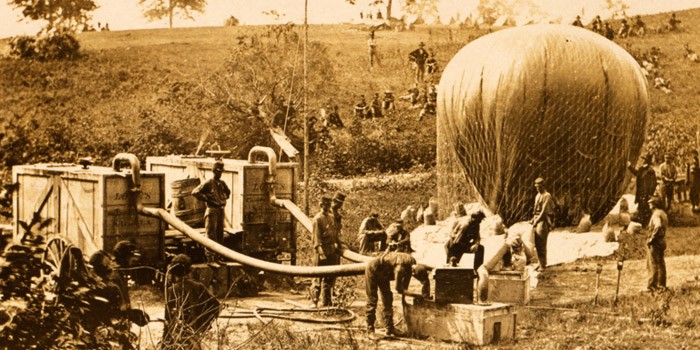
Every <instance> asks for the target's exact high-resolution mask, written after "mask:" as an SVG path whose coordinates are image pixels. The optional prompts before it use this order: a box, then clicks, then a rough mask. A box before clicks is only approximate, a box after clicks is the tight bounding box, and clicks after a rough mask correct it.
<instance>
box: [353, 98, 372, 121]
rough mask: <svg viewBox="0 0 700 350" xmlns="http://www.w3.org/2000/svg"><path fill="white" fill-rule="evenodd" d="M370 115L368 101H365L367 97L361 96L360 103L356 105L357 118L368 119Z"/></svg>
mask: <svg viewBox="0 0 700 350" xmlns="http://www.w3.org/2000/svg"><path fill="white" fill-rule="evenodd" d="M368 114H369V107H368V106H367V101H365V95H360V102H358V103H356V104H355V117H358V118H367V116H368Z"/></svg>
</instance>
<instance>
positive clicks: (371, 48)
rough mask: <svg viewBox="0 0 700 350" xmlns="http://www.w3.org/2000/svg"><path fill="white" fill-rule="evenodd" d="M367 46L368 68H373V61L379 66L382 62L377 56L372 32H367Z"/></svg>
mask: <svg viewBox="0 0 700 350" xmlns="http://www.w3.org/2000/svg"><path fill="white" fill-rule="evenodd" d="M367 46H368V47H369V66H370V68H371V67H373V66H374V61H375V60H376V61H377V65H378V66H380V65H381V64H382V62H381V61H380V60H379V56H378V55H377V42H376V41H375V40H374V31H371V32H369V39H367Z"/></svg>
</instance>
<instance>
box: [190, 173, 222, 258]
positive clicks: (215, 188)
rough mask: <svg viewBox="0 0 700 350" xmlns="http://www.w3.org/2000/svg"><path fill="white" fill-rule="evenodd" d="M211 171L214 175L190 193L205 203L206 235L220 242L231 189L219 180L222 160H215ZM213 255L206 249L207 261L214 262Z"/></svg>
mask: <svg viewBox="0 0 700 350" xmlns="http://www.w3.org/2000/svg"><path fill="white" fill-rule="evenodd" d="M212 172H213V173H214V177H213V178H211V179H209V180H207V181H204V182H203V183H201V184H200V185H199V186H197V187H196V188H195V189H194V190H192V195H193V196H194V197H195V198H197V199H199V200H200V201H203V202H205V203H206V204H207V210H206V212H205V213H204V227H205V230H206V231H207V237H209V239H211V240H213V241H215V242H217V243H222V242H223V241H224V207H226V201H227V200H228V198H229V197H230V196H231V190H230V189H229V188H228V185H226V183H225V182H224V181H222V180H221V174H222V173H223V172H224V162H222V161H221V160H217V161H216V162H215V163H214V167H213V168H212ZM215 257H216V255H215V253H214V252H211V251H209V250H207V261H209V262H215V261H216V258H215Z"/></svg>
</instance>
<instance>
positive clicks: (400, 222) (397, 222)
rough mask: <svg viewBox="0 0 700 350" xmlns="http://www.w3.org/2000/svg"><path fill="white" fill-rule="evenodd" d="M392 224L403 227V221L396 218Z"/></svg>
mask: <svg viewBox="0 0 700 350" xmlns="http://www.w3.org/2000/svg"><path fill="white" fill-rule="evenodd" d="M394 223H395V224H398V225H403V219H401V218H398V219H396V220H394Z"/></svg>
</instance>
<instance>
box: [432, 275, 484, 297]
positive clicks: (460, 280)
mask: <svg viewBox="0 0 700 350" xmlns="http://www.w3.org/2000/svg"><path fill="white" fill-rule="evenodd" d="M433 276H434V277H433V278H434V279H435V302H436V303H438V304H447V303H456V304H473V303H474V277H475V274H474V270H473V269H472V268H467V267H437V268H435V270H433Z"/></svg>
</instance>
